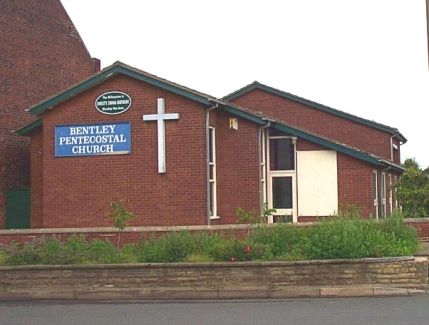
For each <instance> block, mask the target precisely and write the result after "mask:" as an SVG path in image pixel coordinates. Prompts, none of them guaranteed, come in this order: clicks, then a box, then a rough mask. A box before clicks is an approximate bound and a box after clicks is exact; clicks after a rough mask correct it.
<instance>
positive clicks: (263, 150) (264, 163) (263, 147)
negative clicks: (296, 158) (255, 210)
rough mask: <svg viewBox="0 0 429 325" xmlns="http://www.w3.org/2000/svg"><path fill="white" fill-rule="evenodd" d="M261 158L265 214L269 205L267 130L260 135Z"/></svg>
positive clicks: (262, 207)
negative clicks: (266, 205)
mask: <svg viewBox="0 0 429 325" xmlns="http://www.w3.org/2000/svg"><path fill="white" fill-rule="evenodd" d="M260 146H261V147H260V150H261V151H260V156H259V173H260V175H259V176H260V186H261V201H262V202H261V203H262V204H261V210H262V211H261V212H263V210H264V207H265V204H266V203H267V176H266V175H267V160H266V129H262V130H261V133H260Z"/></svg>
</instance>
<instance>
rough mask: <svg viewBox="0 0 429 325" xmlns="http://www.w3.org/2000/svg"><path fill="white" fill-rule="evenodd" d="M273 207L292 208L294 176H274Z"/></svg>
mask: <svg viewBox="0 0 429 325" xmlns="http://www.w3.org/2000/svg"><path fill="white" fill-rule="evenodd" d="M272 186H273V188H272V193H273V208H274V209H292V208H293V204H292V177H290V176H286V177H273V181H272Z"/></svg>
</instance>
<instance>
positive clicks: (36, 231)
mask: <svg viewBox="0 0 429 325" xmlns="http://www.w3.org/2000/svg"><path fill="white" fill-rule="evenodd" d="M404 221H405V222H406V223H419V222H429V218H407V219H404ZM316 224H317V222H299V223H294V224H293V225H294V226H298V227H299V226H302V227H307V226H314V225H316ZM265 225H266V226H268V227H270V226H275V225H276V224H265ZM258 226H259V224H251V225H249V224H227V225H193V226H148V227H127V228H125V229H124V230H123V231H122V232H125V233H133V232H136V233H139V232H170V231H183V230H189V231H200V230H206V231H221V230H245V229H252V228H256V227H258ZM117 232H118V229H117V228H115V227H86V228H33V229H0V235H39V234H70V233H117Z"/></svg>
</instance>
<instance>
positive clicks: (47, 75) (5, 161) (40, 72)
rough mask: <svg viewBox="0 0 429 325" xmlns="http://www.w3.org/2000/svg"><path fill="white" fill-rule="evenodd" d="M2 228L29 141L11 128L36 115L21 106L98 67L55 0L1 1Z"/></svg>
mask: <svg viewBox="0 0 429 325" xmlns="http://www.w3.org/2000/svg"><path fill="white" fill-rule="evenodd" d="M0 26H1V28H0V44H1V45H0V46H1V51H0V76H1V79H0V92H1V93H2V95H3V96H4V97H5V98H7V100H4V101H2V103H0V228H3V227H4V224H5V196H4V193H5V191H6V190H7V189H8V188H22V187H28V186H29V154H28V147H29V141H28V139H26V138H23V137H19V136H16V135H14V134H12V133H11V132H12V131H13V130H16V129H19V128H20V127H22V126H24V125H25V124H26V123H29V122H30V121H32V120H33V119H34V117H33V116H31V115H30V114H28V113H26V112H25V111H24V110H25V109H26V108H28V107H29V106H30V105H32V104H35V103H36V102H38V101H40V100H42V99H43V98H45V97H47V96H49V95H52V94H54V93H56V92H58V91H60V90H62V89H63V88H64V87H65V86H68V85H70V84H72V83H75V82H77V81H78V80H80V79H82V78H84V77H86V76H88V75H90V74H92V73H93V72H95V71H97V70H98V69H99V63H97V62H96V61H93V60H92V59H91V57H90V55H89V53H88V51H87V49H86V48H85V45H84V44H83V42H82V40H81V38H80V36H79V34H78V32H77V31H76V29H75V27H74V26H73V24H72V22H71V21H70V18H69V17H68V16H67V14H66V12H65V10H64V8H63V6H62V5H61V3H60V1H59V0H40V1H34V0H14V1H11V0H3V1H1V5H0Z"/></svg>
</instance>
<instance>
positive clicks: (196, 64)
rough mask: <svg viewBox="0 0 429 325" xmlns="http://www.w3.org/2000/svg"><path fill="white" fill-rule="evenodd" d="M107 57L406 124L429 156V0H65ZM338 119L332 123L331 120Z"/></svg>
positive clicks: (423, 157)
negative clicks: (428, 2) (259, 86)
mask: <svg viewBox="0 0 429 325" xmlns="http://www.w3.org/2000/svg"><path fill="white" fill-rule="evenodd" d="M62 3H63V4H64V6H65V8H66V10H67V11H68V13H69V15H70V17H71V19H72V20H73V22H74V23H75V25H76V27H77V29H78V31H79V33H80V35H81V36H82V38H83V40H84V42H85V44H86V46H87V47H88V50H89V51H90V53H91V55H92V56H93V57H97V58H99V59H101V64H102V67H105V66H108V65H110V64H112V63H113V62H114V61H117V60H119V61H122V62H124V63H126V64H129V65H131V66H134V67H136V68H139V69H142V70H145V71H147V72H150V73H153V74H155V75H158V76H160V77H163V78H166V79H169V80H171V81H174V82H177V83H179V84H182V85H185V86H187V87H191V88H194V89H196V90H199V91H202V92H205V93H208V94H210V95H213V96H216V97H222V96H224V95H226V94H229V93H230V92H232V91H234V90H236V89H238V88H241V87H243V86H244V85H246V84H249V83H251V82H253V81H254V80H257V81H259V82H261V83H264V84H267V85H269V86H272V87H275V88H279V89H281V90H284V91H287V92H290V93H293V94H295V95H298V96H301V97H304V98H307V99H310V100H313V101H317V102H319V103H322V104H325V105H328V106H331V107H333V108H336V109H340V110H343V111H346V112H348V113H352V114H355V115H358V116H361V117H364V118H367V119H371V120H374V121H377V122H380V123H383V124H387V125H389V126H392V127H396V128H398V129H399V130H400V131H401V132H402V133H403V134H404V135H405V137H406V138H407V139H408V143H406V144H405V145H404V146H403V147H402V159H404V158H411V157H414V158H416V159H417V161H418V162H419V163H420V164H421V165H422V166H423V167H427V166H429V136H428V128H429V68H428V50H427V35H426V11H425V0H323V1H320V0H278V1H274V0H263V1H262V0H259V1H251V0H229V1H224V0H216V1H205V0H180V1H177V0H174V1H173V0H172V1H167V0H156V1H155V0H153V1H145V0H140V1H136V0H121V1H118V0H91V1H88V0H62ZM327 127H329V126H327Z"/></svg>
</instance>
